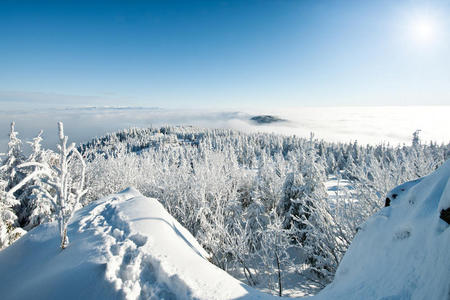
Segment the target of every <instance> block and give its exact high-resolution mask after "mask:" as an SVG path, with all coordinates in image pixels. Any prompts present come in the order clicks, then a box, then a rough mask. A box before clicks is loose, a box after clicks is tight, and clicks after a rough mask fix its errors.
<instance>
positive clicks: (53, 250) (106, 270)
mask: <svg viewBox="0 0 450 300" xmlns="http://www.w3.org/2000/svg"><path fill="white" fill-rule="evenodd" d="M68 234H69V239H70V244H69V247H68V248H67V249H65V250H62V251H61V250H60V249H59V236H58V231H57V224H55V223H51V224H44V225H41V226H39V227H37V228H35V229H33V230H32V231H30V232H29V233H28V234H26V235H25V236H24V237H23V238H21V239H20V240H18V241H17V242H16V243H15V244H13V245H12V246H10V247H8V248H6V249H5V250H4V251H2V252H0V291H1V292H0V293H1V298H2V299H241V298H242V299H246V298H251V299H265V298H270V297H269V296H268V295H266V294H263V293H261V292H258V291H256V290H254V289H251V288H249V287H247V286H246V285H244V284H242V283H241V282H239V281H238V280H236V279H234V278H233V277H231V276H229V275H228V274H227V273H226V272H224V271H223V270H221V269H219V268H217V267H216V266H214V265H213V264H211V263H210V262H209V261H208V253H206V252H205V250H204V249H203V248H202V247H201V246H200V245H199V244H198V243H197V242H196V240H195V239H194V237H193V236H192V235H191V234H190V233H189V232H188V231H187V230H186V229H185V228H183V227H182V226H181V225H180V224H179V223H178V222H177V221H176V220H175V219H173V218H172V216H170V215H169V214H168V213H167V211H166V210H165V209H164V208H163V206H162V205H161V204H160V203H159V202H158V201H157V200H156V199H150V198H146V197H143V196H142V195H141V194H140V193H139V192H138V191H136V190H135V189H133V188H128V189H126V190H125V191H123V192H121V193H119V194H116V195H112V196H109V197H106V198H104V199H101V200H99V201H96V202H94V203H91V204H90V205H88V206H86V207H85V208H83V209H81V210H79V211H77V212H76V213H75V215H74V218H73V220H72V222H71V224H70V225H69V231H68Z"/></svg>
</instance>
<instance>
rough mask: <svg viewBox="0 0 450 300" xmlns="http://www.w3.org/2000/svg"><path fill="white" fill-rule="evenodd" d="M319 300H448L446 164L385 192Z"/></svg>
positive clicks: (449, 186)
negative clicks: (385, 203)
mask: <svg viewBox="0 0 450 300" xmlns="http://www.w3.org/2000/svg"><path fill="white" fill-rule="evenodd" d="M387 198H389V199H390V200H391V201H390V206H388V207H385V208H383V209H381V210H380V211H379V212H377V213H376V214H375V215H373V216H372V217H371V218H369V220H368V221H367V222H366V223H365V224H364V225H363V226H362V227H361V230H360V231H359V232H358V234H357V235H356V237H355V238H354V240H353V242H352V244H351V246H350V247H349V249H348V250H347V253H346V254H345V256H344V258H343V259H342V261H341V264H340V265H339V268H338V270H337V272H336V276H335V279H334V281H333V283H331V284H330V285H329V286H327V287H326V288H325V289H324V290H323V291H322V292H321V293H319V295H317V296H316V297H317V299H450V228H449V227H450V226H449V224H447V223H446V222H444V221H443V220H442V219H441V218H440V212H441V210H442V209H445V208H447V207H448V206H450V161H447V162H446V163H444V165H442V166H441V167H440V168H439V169H438V170H436V171H435V172H433V173H432V174H430V175H429V176H426V177H423V178H420V179H418V180H414V181H411V182H407V183H405V184H402V185H400V186H398V187H396V188H394V189H393V190H392V191H391V192H389V193H388V195H387Z"/></svg>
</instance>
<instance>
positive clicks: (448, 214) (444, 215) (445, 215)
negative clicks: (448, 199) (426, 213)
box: [439, 207, 450, 225]
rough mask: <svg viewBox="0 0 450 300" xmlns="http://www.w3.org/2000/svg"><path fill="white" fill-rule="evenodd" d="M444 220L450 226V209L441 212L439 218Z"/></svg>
mask: <svg viewBox="0 0 450 300" xmlns="http://www.w3.org/2000/svg"><path fill="white" fill-rule="evenodd" d="M439 217H440V218H441V219H442V220H444V221H445V222H447V224H449V225H450V207H449V208H447V209H442V210H441V215H440V216H439Z"/></svg>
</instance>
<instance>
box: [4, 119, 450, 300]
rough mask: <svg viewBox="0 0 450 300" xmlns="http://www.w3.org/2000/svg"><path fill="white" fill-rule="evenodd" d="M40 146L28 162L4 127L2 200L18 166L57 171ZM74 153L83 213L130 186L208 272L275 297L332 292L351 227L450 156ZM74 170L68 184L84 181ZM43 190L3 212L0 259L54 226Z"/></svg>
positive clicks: (126, 139)
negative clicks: (197, 250)
mask: <svg viewBox="0 0 450 300" xmlns="http://www.w3.org/2000/svg"><path fill="white" fill-rule="evenodd" d="M40 141H41V139H40V137H39V136H38V137H37V138H35V139H34V140H33V141H32V142H30V145H31V150H32V151H31V154H30V155H29V156H27V157H26V156H25V155H24V154H23V152H22V148H23V147H22V144H21V141H20V140H19V139H18V137H17V133H15V131H14V128H13V127H12V129H11V135H10V143H9V145H8V146H9V152H8V153H6V154H5V158H4V159H3V162H2V167H1V171H2V173H1V180H2V181H1V183H2V186H1V187H2V190H3V191H5V192H8V190H9V189H11V187H13V186H14V185H15V184H17V182H18V181H20V180H21V179H23V178H24V177H26V176H27V174H29V173H30V172H31V171H32V170H28V169H27V168H19V169H18V168H16V166H18V165H19V164H21V163H23V162H26V161H29V162H31V161H38V162H40V163H42V164H48V165H52V164H55V154H54V153H53V151H50V150H43V149H42V148H41V147H40ZM78 150H79V152H80V153H81V154H82V156H83V158H84V159H85V161H86V189H87V193H86V194H85V195H84V196H83V197H82V198H81V203H80V205H83V206H84V205H86V204H88V203H90V202H91V201H93V200H96V199H98V198H99V197H101V196H106V195H108V194H111V193H115V192H118V191H120V190H122V189H124V188H126V187H128V186H134V187H136V188H137V189H138V190H139V191H140V192H141V193H142V194H143V195H145V196H149V197H154V198H156V199H158V200H159V201H160V202H161V203H162V204H163V205H164V207H165V208H166V209H167V211H168V212H169V213H170V214H171V215H172V216H174V217H175V218H176V219H177V220H178V221H179V222H180V223H181V224H182V225H183V226H184V227H186V228H187V229H188V230H189V231H190V232H191V233H192V235H193V236H194V237H195V238H196V239H197V240H198V242H199V243H200V244H201V245H202V246H203V248H204V249H206V250H207V251H208V252H209V253H210V255H211V261H212V262H213V263H214V264H216V265H217V266H219V267H220V268H222V269H224V270H226V271H228V272H229V273H231V274H232V275H234V276H235V277H237V278H240V279H245V281H246V282H247V283H248V284H249V285H252V286H256V287H258V288H260V289H265V290H271V291H272V292H274V293H277V294H283V293H284V291H285V290H289V289H292V288H293V286H295V284H294V282H304V283H307V284H311V285H314V286H316V287H317V288H321V287H324V286H325V285H326V284H327V283H329V282H330V281H331V280H332V279H333V277H334V274H335V272H336V269H337V266H338V264H339V262H340V260H341V259H342V257H343V255H344V253H345V252H346V250H347V248H348V246H349V244H350V242H351V241H352V239H353V236H354V235H355V233H356V232H357V231H358V228H359V227H358V226H359V225H360V224H361V223H363V222H364V221H365V220H366V219H367V218H368V217H369V216H370V215H371V214H373V213H374V212H375V211H377V210H378V209H379V208H381V207H383V206H384V204H385V195H386V194H387V192H388V191H389V190H390V189H392V188H393V187H395V186H397V185H399V184H401V183H403V182H405V181H409V180H413V179H416V178H418V177H420V176H424V175H427V174H429V173H430V172H432V171H433V170H435V169H436V168H437V167H438V166H440V165H442V164H443V162H444V161H445V160H446V159H448V157H449V155H450V152H449V145H448V144H447V145H437V144H434V143H430V144H422V143H421V142H420V139H419V136H418V132H416V133H414V135H413V136H412V143H411V145H396V146H392V145H378V146H370V145H359V144H358V143H357V142H356V141H355V142H354V143H328V142H326V141H321V140H316V139H314V137H313V136H312V135H311V137H310V138H309V139H305V138H300V137H295V136H282V135H276V134H265V133H254V134H247V133H241V132H239V131H235V130H211V129H201V128H193V127H161V128H149V129H128V130H124V131H121V132H117V133H114V134H109V135H107V136H104V137H101V138H95V139H94V140H92V141H91V142H89V143H86V144H84V145H81V146H79V147H78ZM71 163H73V168H72V169H71V170H72V171H71V172H72V173H71V174H72V176H73V181H74V182H75V181H76V180H77V178H80V176H81V172H82V169H81V167H80V165H79V164H78V163H77V162H76V161H73V162H71V161H69V165H70V164H71ZM330 181H333V182H335V183H336V185H335V186H334V187H333V189H332V190H330V189H329V188H328V187H329V182H330ZM46 184H47V183H46V182H44V181H39V180H35V181H33V182H32V183H30V184H28V185H27V186H24V187H23V188H21V189H19V190H17V191H15V193H14V199H11V198H8V201H4V202H3V201H2V207H1V209H2V220H1V222H3V223H2V224H6V225H7V226H3V225H2V230H3V228H5V230H4V232H2V241H1V246H2V247H6V246H7V245H9V244H10V243H11V242H12V241H13V240H14V239H15V238H17V237H18V236H20V234H22V230H28V229H31V228H33V227H34V226H36V225H38V224H39V223H42V222H45V221H48V220H52V219H54V213H53V211H52V206H51V205H50V203H48V199H47V197H46V196H45V192H43V191H45V190H48V186H46ZM5 199H6V198H5ZM5 212H7V213H5ZM5 216H6V217H5ZM297 288H298V287H297Z"/></svg>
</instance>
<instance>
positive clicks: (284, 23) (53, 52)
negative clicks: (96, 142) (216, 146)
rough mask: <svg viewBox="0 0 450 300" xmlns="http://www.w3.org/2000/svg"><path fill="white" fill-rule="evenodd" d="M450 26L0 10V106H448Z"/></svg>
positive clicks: (437, 4)
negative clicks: (427, 30) (423, 29)
mask: <svg viewBox="0 0 450 300" xmlns="http://www.w3.org/2000/svg"><path fill="white" fill-rule="evenodd" d="M422 19H426V20H427V22H428V23H427V24H431V25H430V27H432V30H431V31H432V33H431V34H430V33H426V36H425V37H421V36H419V35H420V32H418V31H417V29H416V27H417V26H416V25H417V24H418V23H420V20H422ZM449 19H450V4H449V2H448V1H404V0H400V1H321V0H311V1H308V0H305V1H288V0H278V1H73V2H71V1H38V0H35V1H1V2H0V38H1V42H0V43H1V45H0V103H1V104H2V106H3V107H4V108H19V107H25V106H29V105H30V104H31V105H32V106H42V105H45V106H79V105H83V106H84V105H98V106H103V105H121V106H158V107H166V108H197V107H198V108H205V107H206V108H241V107H244V108H249V107H250V108H251V107H253V106H258V107H265V108H270V107H291V106H341V105H418V104H419V105H424V104H444V105H448V104H450V21H449Z"/></svg>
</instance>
